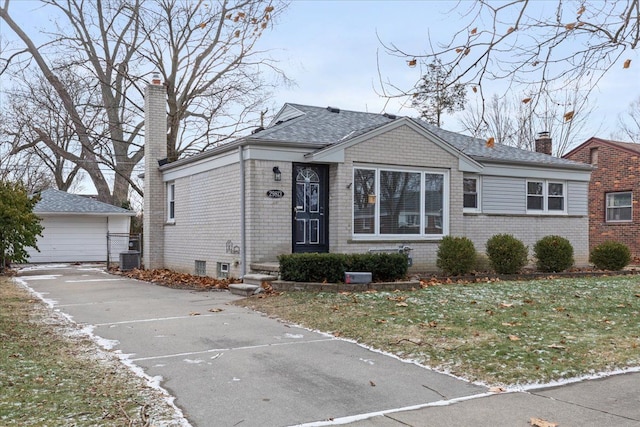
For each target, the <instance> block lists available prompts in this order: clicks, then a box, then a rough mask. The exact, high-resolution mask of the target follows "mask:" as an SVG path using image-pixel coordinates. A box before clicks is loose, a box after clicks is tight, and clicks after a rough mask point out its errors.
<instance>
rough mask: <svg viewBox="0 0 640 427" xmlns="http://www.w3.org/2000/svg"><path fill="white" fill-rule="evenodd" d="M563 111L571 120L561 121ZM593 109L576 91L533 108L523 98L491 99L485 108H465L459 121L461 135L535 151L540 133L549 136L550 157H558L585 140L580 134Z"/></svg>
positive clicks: (546, 99)
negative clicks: (465, 134) (550, 139)
mask: <svg viewBox="0 0 640 427" xmlns="http://www.w3.org/2000/svg"><path fill="white" fill-rule="evenodd" d="M567 109H570V110H572V111H575V112H576V113H575V117H576V118H574V116H573V115H572V116H571V117H570V118H566V117H564V114H563V112H564V111H566V110H567ZM592 110H593V107H592V106H590V105H589V103H588V99H587V97H586V96H584V93H582V92H580V91H579V90H578V89H574V90H567V91H564V92H561V93H554V94H547V96H545V97H543V99H542V100H541V101H540V102H539V103H538V104H537V105H536V106H535V108H534V105H533V104H532V103H531V102H530V100H527V99H526V98H525V102H523V101H522V100H521V99H520V98H519V97H518V98H513V97H512V98H508V97H502V98H501V97H499V96H498V95H493V96H492V97H491V99H490V101H489V102H488V103H487V105H484V106H483V105H476V106H475V107H471V108H469V109H468V110H467V111H466V112H465V113H464V114H463V116H462V118H461V119H460V123H461V125H462V127H463V128H464V130H465V131H467V132H469V133H471V135H473V136H475V137H478V138H489V137H491V138H494V140H495V142H496V143H499V144H505V145H510V146H514V147H518V148H522V149H524V150H530V151H534V150H535V140H536V138H537V135H538V134H539V133H540V132H549V134H550V136H551V138H552V139H553V154H554V155H556V156H562V155H563V154H564V153H565V152H567V151H568V150H569V149H570V148H571V147H572V146H575V145H577V144H579V143H581V142H583V141H584V140H585V139H587V138H588V137H589V136H592V135H585V134H584V133H583V131H584V129H585V127H586V125H587V122H588V120H589V116H590V114H591V111H592Z"/></svg>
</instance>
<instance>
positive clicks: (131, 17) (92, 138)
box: [0, 0, 284, 205]
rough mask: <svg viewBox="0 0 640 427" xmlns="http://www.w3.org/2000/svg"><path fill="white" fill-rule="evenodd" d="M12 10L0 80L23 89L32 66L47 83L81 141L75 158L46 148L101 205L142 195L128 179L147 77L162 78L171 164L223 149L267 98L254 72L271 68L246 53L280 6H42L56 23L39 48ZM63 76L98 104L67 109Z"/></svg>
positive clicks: (137, 0)
mask: <svg viewBox="0 0 640 427" xmlns="http://www.w3.org/2000/svg"><path fill="white" fill-rule="evenodd" d="M9 3H10V2H9V0H4V5H3V7H2V8H0V19H2V20H3V21H4V22H5V23H6V24H7V26H8V27H9V28H10V29H11V30H12V31H13V32H14V33H15V34H16V35H17V36H18V38H19V39H20V41H21V42H22V45H23V46H22V47H20V48H16V50H14V51H11V52H8V54H7V55H5V56H4V57H3V58H1V59H0V75H2V74H8V73H11V74H12V75H14V76H21V75H22V80H23V81H25V80H26V79H25V76H26V72H27V70H29V69H30V68H31V67H35V68H36V69H37V70H38V71H39V72H40V73H41V74H42V76H44V78H45V79H46V81H47V82H48V84H49V85H50V86H51V88H53V90H54V92H55V94H56V96H57V97H58V98H59V100H60V104H61V105H62V107H63V109H64V111H65V112H66V114H68V118H69V122H70V123H71V126H72V127H73V133H74V138H75V140H76V141H77V143H78V144H77V145H76V146H75V147H73V148H74V149H73V150H67V149H65V148H64V147H60V146H58V145H56V144H49V143H46V145H47V147H49V148H50V149H51V150H52V151H55V152H56V153H57V154H58V155H60V156H61V157H63V158H65V159H67V160H70V161H73V162H74V163H76V164H78V165H80V166H81V167H82V168H83V169H84V170H85V171H86V172H87V174H88V176H89V177H90V179H91V180H92V182H93V184H94V186H95V187H96V189H97V192H98V197H99V199H100V200H103V201H107V202H111V203H114V204H117V205H121V204H122V203H123V202H124V201H126V200H127V198H128V190H129V188H133V189H134V190H135V191H136V192H137V193H138V194H142V189H141V188H140V187H139V186H138V185H137V183H136V182H135V180H134V179H132V176H133V171H134V168H135V167H136V165H138V164H139V163H140V161H141V160H142V157H143V147H142V146H141V143H140V142H139V141H141V140H142V128H143V123H144V120H143V119H144V114H143V111H142V106H143V100H142V93H143V86H144V85H145V84H146V81H145V76H146V75H148V74H149V73H151V72H153V71H160V72H161V73H162V74H163V75H164V78H165V84H166V85H167V92H168V112H169V123H168V137H167V145H168V149H169V150H168V152H169V153H171V160H175V159H176V158H178V156H180V155H181V154H183V153H188V152H192V151H198V150H201V149H204V148H206V147H208V146H210V145H212V144H216V143H220V142H222V141H223V140H224V138H223V137H221V135H223V134H224V135H225V137H227V138H228V137H233V136H234V133H235V132H239V131H242V130H244V129H245V128H246V126H247V122H248V120H249V118H250V116H251V114H252V113H253V114H254V115H255V116H256V117H257V115H258V113H259V107H260V104H261V102H263V101H264V99H265V98H266V97H265V96H264V95H265V91H266V90H267V89H268V88H269V87H268V85H266V84H265V83H264V82H262V81H261V80H260V78H259V76H260V71H261V69H262V67H267V66H271V67H272V68H274V69H275V67H273V64H272V63H271V62H270V60H269V59H268V58H265V55H261V52H254V51H253V49H254V47H255V42H256V40H257V39H258V38H259V37H260V35H261V34H262V32H263V31H265V30H267V29H269V28H271V26H272V22H273V17H274V15H275V14H277V13H278V12H279V11H280V10H282V8H284V5H279V6H278V7H279V9H276V7H275V6H274V5H272V3H271V1H263V0H236V1H232V0H219V1H218V2H214V3H213V4H210V3H205V2H204V1H189V0H128V1H115V0H96V1H92V2H85V1H82V0H40V3H41V4H42V5H43V7H45V8H48V9H49V10H51V12H52V14H55V15H56V16H58V21H57V22H56V24H57V25H56V26H55V27H54V29H53V30H52V31H50V32H49V33H47V34H46V35H47V36H48V40H47V41H46V42H44V43H43V44H41V45H36V44H35V43H34V41H33V40H34V39H33V38H32V36H30V35H29V34H28V30H27V29H26V28H23V27H21V26H20V25H19V24H18V23H17V22H16V21H15V20H14V19H13V17H12V15H11V13H10V10H9ZM276 71H277V69H276ZM69 74H72V75H76V76H78V79H77V80H78V81H79V82H81V83H82V84H83V85H84V86H85V88H86V90H87V91H88V92H90V93H92V94H95V97H96V98H95V100H93V101H92V100H89V99H86V100H84V101H86V102H82V103H80V105H78V104H77V103H76V102H74V98H73V95H72V93H73V88H70V87H69V86H68V84H67V83H68V82H67V80H65V79H64V78H63V77H62V76H63V75H69ZM78 81H76V82H75V83H77V82H78ZM87 112H89V113H90V114H86V113H87ZM237 117H240V119H237ZM216 130H220V134H216V132H215V131H216ZM41 139H42V140H43V141H44V140H45V139H47V138H46V136H45V135H42V138H41ZM105 169H107V170H106V171H105ZM106 173H108V174H114V176H113V179H111V178H110V177H109V176H107V174H106Z"/></svg>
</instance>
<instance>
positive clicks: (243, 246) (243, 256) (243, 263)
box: [238, 145, 247, 278]
mask: <svg viewBox="0 0 640 427" xmlns="http://www.w3.org/2000/svg"><path fill="white" fill-rule="evenodd" d="M238 155H239V156H240V158H239V161H240V278H244V275H245V274H246V273H247V233H246V218H245V214H246V206H245V205H246V204H245V196H244V193H245V192H244V186H245V179H244V147H243V146H242V145H240V146H239V147H238Z"/></svg>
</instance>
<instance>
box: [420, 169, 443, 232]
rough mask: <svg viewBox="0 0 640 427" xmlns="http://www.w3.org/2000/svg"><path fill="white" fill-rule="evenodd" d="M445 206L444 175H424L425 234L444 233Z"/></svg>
mask: <svg viewBox="0 0 640 427" xmlns="http://www.w3.org/2000/svg"><path fill="white" fill-rule="evenodd" d="M443 206H444V175H442V174H434V173H427V174H425V175H424V215H425V218H424V219H425V224H424V232H425V234H442V208H443Z"/></svg>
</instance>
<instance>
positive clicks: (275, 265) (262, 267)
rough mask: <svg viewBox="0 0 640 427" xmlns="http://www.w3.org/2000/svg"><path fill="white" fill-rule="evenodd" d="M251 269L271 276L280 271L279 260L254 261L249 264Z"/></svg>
mask: <svg viewBox="0 0 640 427" xmlns="http://www.w3.org/2000/svg"><path fill="white" fill-rule="evenodd" d="M249 268H251V271H254V272H256V273H265V274H271V275H273V276H277V275H278V271H280V263H279V262H277V261H276V262H254V263H251V264H250V265H249Z"/></svg>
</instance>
